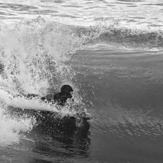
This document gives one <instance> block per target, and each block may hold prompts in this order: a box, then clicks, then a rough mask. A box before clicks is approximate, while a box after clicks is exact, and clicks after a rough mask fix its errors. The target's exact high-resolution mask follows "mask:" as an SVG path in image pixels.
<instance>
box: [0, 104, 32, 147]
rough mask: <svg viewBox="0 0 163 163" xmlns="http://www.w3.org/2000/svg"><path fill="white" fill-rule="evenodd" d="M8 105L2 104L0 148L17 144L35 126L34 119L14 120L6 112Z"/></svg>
mask: <svg viewBox="0 0 163 163" xmlns="http://www.w3.org/2000/svg"><path fill="white" fill-rule="evenodd" d="M6 107H7V106H6V105H5V104H3V103H0V131H1V132H0V146H3V147H6V146H9V145H13V144H15V143H16V144H17V143H19V142H20V140H21V139H23V138H24V137H25V136H26V135H25V133H27V132H29V131H31V129H32V128H33V126H34V124H35V119H34V118H32V117H31V118H27V117H21V118H14V117H10V116H9V115H8V114H7V112H6Z"/></svg>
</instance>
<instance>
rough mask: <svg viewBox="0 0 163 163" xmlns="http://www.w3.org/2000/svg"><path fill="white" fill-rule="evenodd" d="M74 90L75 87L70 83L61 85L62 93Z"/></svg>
mask: <svg viewBox="0 0 163 163" xmlns="http://www.w3.org/2000/svg"><path fill="white" fill-rule="evenodd" d="M70 92H73V89H72V87H71V86H70V85H63V86H62V87H61V93H70Z"/></svg>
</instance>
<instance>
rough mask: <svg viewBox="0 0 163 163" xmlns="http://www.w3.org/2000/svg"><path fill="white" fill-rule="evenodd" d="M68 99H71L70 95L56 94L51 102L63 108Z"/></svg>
mask: <svg viewBox="0 0 163 163" xmlns="http://www.w3.org/2000/svg"><path fill="white" fill-rule="evenodd" d="M68 98H72V95H71V94H70V93H66V94H63V93H57V94H55V95H54V97H53V101H54V102H56V103H57V104H58V105H61V106H64V105H65V103H66V102H67V99H68Z"/></svg>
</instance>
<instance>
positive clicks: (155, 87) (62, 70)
mask: <svg viewBox="0 0 163 163" xmlns="http://www.w3.org/2000/svg"><path fill="white" fill-rule="evenodd" d="M0 40H3V41H2V42H1V43H0V63H1V64H0V67H1V71H0V74H1V76H0V96H1V97H0V104H1V105H0V108H1V109H0V117H1V120H0V124H1V125H0V129H1V131H2V132H1V134H0V146H3V147H9V146H11V148H12V149H13V148H14V150H15V149H16V150H20V151H21V152H22V151H23V150H25V151H27V156H28V155H30V154H29V153H32V156H31V157H32V158H31V159H32V161H33V160H34V161H36V162H37V161H38V160H37V159H36V160H35V159H34V158H35V157H36V155H37V154H38V155H39V156H40V157H41V156H42V154H43V155H46V154H47V155H46V160H50V159H52V161H58V160H59V161H61V158H64V161H65V160H66V161H67V162H69V160H70V161H73V158H74V156H75V157H77V159H79V160H81V162H82V159H84V161H85V162H89V161H90V162H95V161H99V162H106V161H108V160H111V162H120V161H121V160H124V162H125V160H127V161H130V160H132V159H134V160H136V161H137V162H138V161H140V160H141V161H142V160H143V159H145V160H147V161H149V159H148V156H149V155H150V154H151V153H153V152H154V149H155V147H156V146H157V145H159V144H162V141H160V138H161V136H162V134H163V130H162V126H163V119H162V114H163V113H162V109H161V108H162V107H163V102H162V97H163V93H162V92H163V91H162V81H163V78H162V77H163V75H162V72H163V71H162V47H163V35H162V31H161V29H159V28H152V27H151V28H145V27H144V26H143V28H140V27H139V28H138V26H125V25H122V22H119V23H117V21H112V22H110V23H104V24H100V25H99V24H98V25H92V26H90V27H88V26H85V27H83V26H73V25H65V24H62V23H58V22H52V21H48V20H45V19H43V18H41V17H37V18H36V19H32V20H23V21H20V22H18V23H11V24H10V25H8V24H2V25H1V26H0ZM63 84H70V85H72V86H73V88H74V95H73V96H74V100H75V104H76V106H77V108H78V109H79V110H82V109H85V108H86V109H87V110H88V112H90V113H91V114H92V117H93V120H92V122H91V125H92V126H91V134H92V135H91V140H90V137H89V133H85V132H79V133H64V132H60V133H59V134H58V133H57V132H58V131H57V130H54V129H52V128H50V127H48V126H47V128H46V129H44V130H43V129H40V130H39V131H37V129H35V128H34V127H35V125H36V124H37V122H36V120H35V118H34V117H33V116H27V115H26V114H23V116H19V115H17V116H14V115H12V114H10V113H9V109H10V107H8V104H9V105H10V106H13V107H14V106H18V105H19V107H21V108H22V109H23V108H31V109H34V110H38V108H39V109H40V108H43V109H45V110H48V109H51V110H53V109H56V108H55V106H49V105H45V106H42V105H41V104H40V101H39V100H38V99H35V100H34V101H32V100H27V99H24V98H21V97H18V95H19V94H28V93H34V94H38V95H40V96H44V95H46V94H49V93H53V92H57V91H59V90H60V87H61V86H62V85H63ZM65 112H66V113H67V110H66V109H65ZM46 130H48V131H46ZM46 132H47V133H48V134H47V133H46ZM49 132H50V133H51V135H50V134H49ZM52 139H54V141H52ZM151 139H152V141H150V140H151ZM104 140H106V142H105V141H104ZM143 140H145V141H144V142H143ZM142 142H143V143H144V147H143V146H141V145H140V144H141V143H142ZM149 142H150V146H151V150H150V152H149V153H148V152H146V150H147V148H148V146H149ZM21 143H22V144H21ZM105 143H108V144H109V145H106V146H105V145H104V144H105ZM132 143H134V147H133V146H132V145H133V144H132ZM13 144H14V145H15V144H16V145H15V146H14V145H13ZM12 145H13V146H12ZM42 146H43V147H45V149H42V148H41V147H42ZM54 146H55V147H56V148H54ZM115 146H116V147H117V149H115ZM123 147H124V149H125V151H126V156H124V155H123V151H124V150H123ZM160 148H161V147H160ZM31 149H32V150H31ZM94 149H96V150H94ZM131 149H132V150H133V153H137V151H139V150H141V151H143V152H144V153H143V154H144V155H141V158H140V160H139V159H137V156H138V155H136V156H133V157H132V156H131V155H132V154H133V153H132V152H131V153H130V150H131ZM152 149H153V150H152ZM106 151H109V155H108V153H107V152H106ZM113 151H115V153H114V152H113ZM156 151H157V153H156V152H154V154H153V157H154V158H158V160H162V156H161V155H160V149H157V150H156ZM28 152H29V153H28ZM53 152H54V153H55V154H56V156H55V157H54V156H53V155H52V153H53ZM97 153H99V154H97ZM138 154H140V152H138ZM38 155H37V157H38ZM117 155H118V156H119V157H118V158H117ZM8 157H10V156H8ZM24 157H26V156H24ZM126 157H127V158H129V159H126ZM81 158H82V159H81ZM44 159H45V158H42V157H41V160H44ZM34 161H33V162H34ZM62 161H63V160H62Z"/></svg>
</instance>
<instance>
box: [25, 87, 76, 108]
mask: <svg viewBox="0 0 163 163" xmlns="http://www.w3.org/2000/svg"><path fill="white" fill-rule="evenodd" d="M72 92H73V89H72V87H71V86H70V85H63V86H62V87H61V91H60V92H58V93H56V94H55V95H46V96H44V97H41V100H42V101H45V102H51V103H56V104H57V105H61V106H64V105H65V103H66V102H67V100H68V99H72ZM26 97H27V98H35V97H38V95H36V94H28V95H26Z"/></svg>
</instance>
